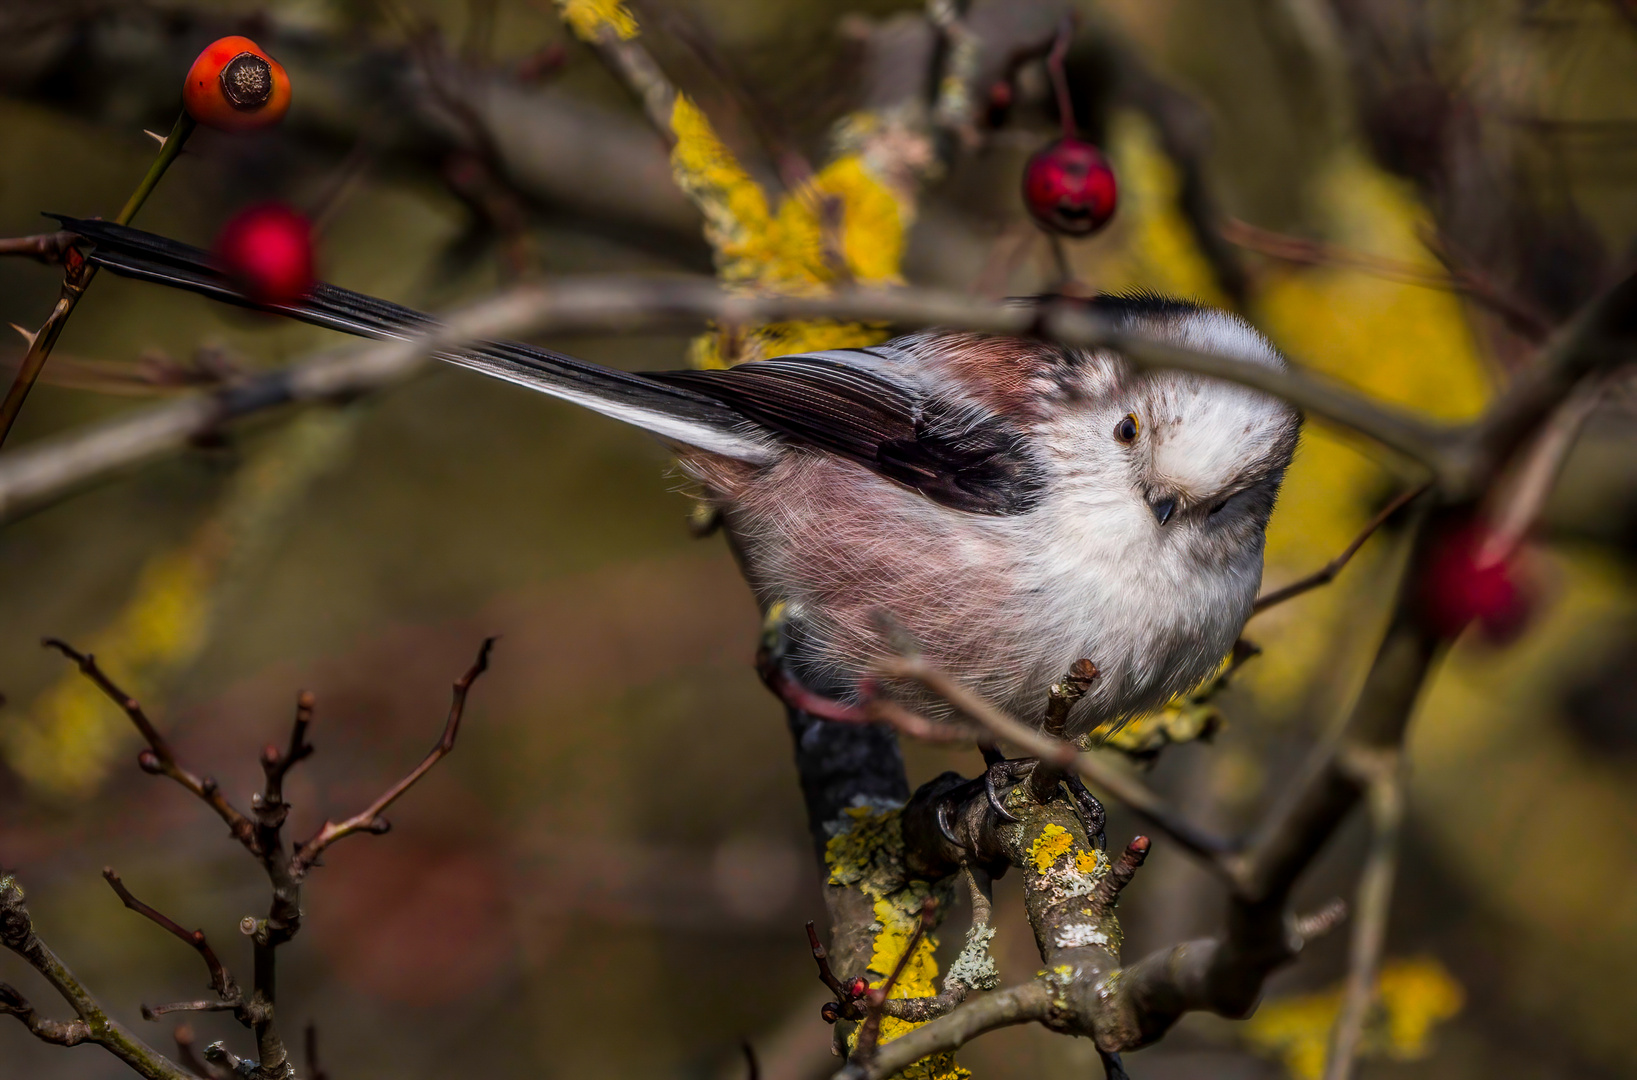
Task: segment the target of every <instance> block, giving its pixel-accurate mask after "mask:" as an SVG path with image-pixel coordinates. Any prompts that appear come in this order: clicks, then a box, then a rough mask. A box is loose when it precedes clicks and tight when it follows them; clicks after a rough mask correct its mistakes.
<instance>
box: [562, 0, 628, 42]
mask: <svg viewBox="0 0 1637 1080" xmlns="http://www.w3.org/2000/svg"><path fill="white" fill-rule="evenodd" d="M557 13H558V14H559V15H561V16H562V19H563V21H564V22H566V23H568V26H569V29H570V30H573V31H574V34H575V36H576V37H578V38H579V39H580V40H581V41H591V42H595V41H598V40H600V39H601V37H602V35H603V34H604V33H605V32H608V33H612V34H613V35H614V36H615V37H617V38H619V39H620V40H621V41H630V40H631V39H632V38H634V37H636V36H637V20H636V16H634V15H632V14H631V12H630V11H629V10H627V9H626V6H625V5H624V4H623V3H621V2H620V0H557Z"/></svg>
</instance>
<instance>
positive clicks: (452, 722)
mask: <svg viewBox="0 0 1637 1080" xmlns="http://www.w3.org/2000/svg"><path fill="white" fill-rule="evenodd" d="M494 643H495V639H494V638H492V637H491V638H484V639H483V644H482V646H480V647H479V649H478V653H477V660H475V661H474V662H473V663H472V666H471V667H469V668H467V669H466V674H464V675H462V676H461V677H460V678H459V679H457V680H455V686H454V694H453V700H452V701H451V702H450V704H449V719H448V720H447V721H446V722H445V723H444V728H443V737H442V738H440V739H439V740H438V743H437V745H436V746H434V747H433V748H432V750H431V752H429V753H428V754H427V755H426V757H425V758H423V759H422V760H421V763H420V764H419V765H417V766H415V768H414V769H412V770H410V773H409V775H408V776H406V777H404V778H403V779H402V780H400V781H398V782H397V783H396V784H393V785H392V786H391V787H390V788H388V789H387V790H386V793H385V794H383V795H382V796H381V797H380V798H378V799H376V800H375V801H374V802H373V803H370V805H369V806H368V807H366V808H365V809H364V810H362V811H361V812H359V813H357V814H354V815H353V816H352V817H350V818H347V819H346V820H345V821H342V822H339V823H337V822H334V821H326V822H325V823H324V826H323V828H321V829H319V830H318V832H317V833H316V834H315V835H314V836H313V837H312V839H310V840H308V841H307V842H306V843H304V844H302V845H301V846H300V847H299V848H298V849H297V850H296V853H295V854H294V855H293V856H292V857H291V860H290V862H291V867H292V870H293V872H294V874H295V876H296V877H298V878H299V877H300V876H301V875H302V874H303V873H305V872H306V870H307V869H308V868H309V867H311V866H313V865H314V864H315V863H316V862H317V861H318V857H319V856H320V855H322V854H323V853H324V849H325V848H327V847H329V846H330V845H331V844H333V843H335V842H336V841H337V840H342V839H345V838H346V837H348V836H352V835H354V834H356V833H361V832H367V833H374V834H375V835H377V836H379V835H380V834H382V833H384V832H386V831H387V830H388V829H389V828H390V827H391V826H390V825H388V823H387V822H386V821H385V820H383V819H382V817H381V813H382V812H383V811H384V810H386V808H387V807H389V806H391V805H392V804H393V803H394V802H395V801H397V799H398V797H399V796H400V795H402V794H403V793H404V792H406V791H408V790H409V789H410V788H411V787H413V786H414V785H415V782H416V781H417V780H419V779H420V778H421V777H423V776H425V775H426V774H427V773H428V772H429V771H431V769H432V766H434V765H436V764H437V763H438V762H440V761H442V760H443V759H444V758H445V757H447V756H448V754H449V752H450V751H451V750H453V749H454V748H455V736H456V735H457V734H458V733H459V732H460V719H461V715H462V714H463V713H464V712H465V711H466V694H467V691H469V690H470V689H471V687H472V683H474V682H476V681H477V677H478V676H479V675H482V674H483V673H484V672H485V671H487V670H488V668H489V651H490V650H491V649H493V648H494Z"/></svg>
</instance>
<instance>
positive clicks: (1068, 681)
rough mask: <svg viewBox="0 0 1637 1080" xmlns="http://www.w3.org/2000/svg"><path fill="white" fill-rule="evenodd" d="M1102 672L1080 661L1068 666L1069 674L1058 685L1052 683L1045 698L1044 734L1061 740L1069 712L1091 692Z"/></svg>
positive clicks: (1090, 663)
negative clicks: (1093, 684) (1092, 685)
mask: <svg viewBox="0 0 1637 1080" xmlns="http://www.w3.org/2000/svg"><path fill="white" fill-rule="evenodd" d="M1100 674H1102V672H1100V671H1098V670H1097V665H1096V664H1094V663H1092V662H1091V661H1090V660H1085V659H1080V660H1076V661H1075V662H1074V663H1072V664H1070V665H1069V673H1068V675H1067V676H1066V677H1065V678H1064V679H1063V681H1062V682H1060V683H1053V684H1052V688H1051V691H1050V693H1048V694H1047V696H1046V722H1045V724H1044V725H1043V726H1044V728H1045V731H1046V734H1048V735H1050V736H1051V737H1052V738H1054V739H1061V738H1062V737H1063V732H1064V730H1065V728H1066V727H1067V726H1068V719H1069V710H1071V709H1073V708H1074V705H1075V703H1076V702H1077V701H1079V700H1080V699H1081V698H1083V697H1085V696H1086V694H1087V692H1088V691H1090V690H1091V684H1092V683H1093V682H1095V681H1096V679H1097V676H1099V675H1100Z"/></svg>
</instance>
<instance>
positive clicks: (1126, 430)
mask: <svg viewBox="0 0 1637 1080" xmlns="http://www.w3.org/2000/svg"><path fill="white" fill-rule="evenodd" d="M1140 430H1141V427H1140V425H1139V424H1138V423H1137V417H1136V414H1135V413H1126V414H1125V417H1124V418H1123V419H1121V421H1120V422H1119V423H1118V424H1115V425H1114V437H1115V438H1116V439H1119V440H1120V441H1121V442H1123V443H1126V444H1127V445H1129V444H1131V443H1134V442H1136V441H1137V432H1138V431H1140Z"/></svg>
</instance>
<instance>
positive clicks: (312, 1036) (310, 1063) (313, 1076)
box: [306, 1024, 330, 1080]
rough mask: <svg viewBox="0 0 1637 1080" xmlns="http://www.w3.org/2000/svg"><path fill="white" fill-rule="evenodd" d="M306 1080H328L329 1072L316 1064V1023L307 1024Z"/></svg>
mask: <svg viewBox="0 0 1637 1080" xmlns="http://www.w3.org/2000/svg"><path fill="white" fill-rule="evenodd" d="M306 1043H307V1080H329V1077H330V1074H329V1073H328V1072H326V1071H325V1070H324V1069H323V1068H321V1067H320V1066H319V1064H318V1025H317V1024H308V1025H307V1038H306Z"/></svg>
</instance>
